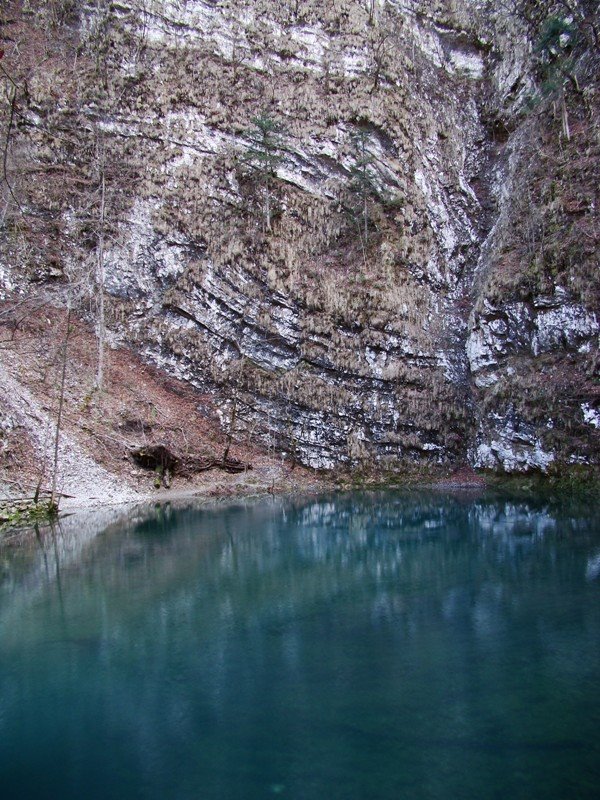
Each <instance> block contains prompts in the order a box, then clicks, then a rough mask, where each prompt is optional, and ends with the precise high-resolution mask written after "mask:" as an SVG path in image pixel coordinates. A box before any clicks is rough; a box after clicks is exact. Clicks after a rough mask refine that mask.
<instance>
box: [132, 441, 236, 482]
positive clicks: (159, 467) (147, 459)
mask: <svg viewBox="0 0 600 800" xmlns="http://www.w3.org/2000/svg"><path fill="white" fill-rule="evenodd" d="M129 455H130V456H131V458H132V459H133V461H135V463H136V464H138V465H139V466H141V467H143V468H144V469H148V470H153V472H154V473H155V475H156V479H155V483H158V485H160V483H161V482H162V483H163V484H164V485H165V486H167V487H168V485H169V481H170V477H171V475H173V476H174V475H179V476H181V477H184V478H189V477H191V476H192V475H194V474H196V473H198V472H206V471H208V470H210V469H221V470H224V471H225V472H230V473H239V472H245V471H246V470H249V469H252V464H248V463H245V462H244V461H238V459H236V458H199V457H197V456H189V455H185V456H180V455H177V454H176V453H174V452H173V451H172V450H170V449H169V448H168V447H166V446H165V445H163V444H155V445H144V446H143V447H134V448H132V449H131V450H130V451H129Z"/></svg>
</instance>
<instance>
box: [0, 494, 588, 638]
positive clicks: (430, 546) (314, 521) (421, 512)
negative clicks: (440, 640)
mask: <svg viewBox="0 0 600 800" xmlns="http://www.w3.org/2000/svg"><path fill="white" fill-rule="evenodd" d="M588 510H589V509H588ZM591 528H593V523H592V522H590V516H589V515H586V516H583V515H582V514H581V509H578V508H577V507H575V506H572V505H571V506H569V505H567V506H564V507H560V506H556V505H554V506H552V505H550V504H549V503H546V502H540V501H538V502H533V501H527V500H519V501H515V500H512V499H498V498H491V499H490V498H488V497H486V496H475V497H473V496H470V495H469V494H468V493H467V494H464V495H462V494H460V493H459V494H454V495H451V494H433V493H429V494H395V493H385V492H381V493H379V492H368V493H367V492H365V493H355V494H348V495H331V496H327V497H322V498H318V499H315V498H294V499H289V498H268V499H260V500H248V501H237V502H232V503H228V504H227V505H223V504H219V503H217V504H215V505H214V506H212V507H204V508H197V507H194V506H193V504H192V505H190V504H187V505H186V503H182V504H181V505H180V507H176V506H171V505H170V504H166V505H163V506H156V507H151V506H138V507H131V508H121V509H104V510H102V511H95V512H84V513H80V514H75V515H73V516H71V517H67V518H65V519H64V520H62V522H61V524H60V525H59V526H57V527H56V528H55V529H54V530H53V531H51V532H48V531H46V532H45V533H44V536H43V537H40V538H38V539H36V540H35V541H33V540H32V542H31V543H30V544H29V546H28V548H26V550H25V552H22V553H21V552H19V553H10V558H5V560H4V572H3V576H2V582H1V583H0V592H1V593H2V595H3V598H4V602H3V603H2V610H0V624H2V627H3V628H4V631H5V634H6V632H9V631H10V630H11V625H12V624H13V623H14V622H15V619H14V618H13V620H12V622H11V619H10V617H11V616H12V615H13V614H16V615H17V617H18V619H19V626H21V625H22V624H23V623H24V617H23V614H22V611H23V609H25V608H27V607H28V606H29V605H31V604H32V603H33V602H34V599H35V598H37V597H39V596H40V594H42V593H43V592H44V591H48V592H50V593H53V592H56V591H57V590H58V589H59V588H60V590H61V592H63V601H64V602H65V603H68V602H69V597H70V595H72V596H73V598H77V599H76V600H75V599H74V600H73V608H72V609H71V610H72V612H73V619H72V620H71V623H72V624H81V625H82V626H83V627H84V628H85V629H89V628H91V627H95V626H96V625H97V624H99V622H100V620H99V619H98V618H97V617H98V608H99V606H98V593H100V594H101V596H102V608H103V620H104V621H103V623H102V624H103V625H105V624H106V617H105V616H104V613H105V611H106V609H110V608H111V607H112V606H114V607H115V608H119V609H120V613H121V612H122V611H123V609H122V604H123V602H124V600H125V598H127V602H126V607H127V611H126V613H127V614H128V615H129V616H131V617H134V616H135V614H136V613H138V612H139V611H140V610H142V609H146V608H147V605H148V603H150V604H151V603H153V602H155V601H156V599H157V598H160V597H163V596H165V595H169V594H170V593H172V592H176V593H177V595H178V597H180V598H183V597H185V598H186V600H185V602H189V603H199V604H201V605H202V607H203V608H204V609H205V612H208V611H209V612H210V613H204V614H203V615H202V616H203V618H207V619H208V618H210V620H211V621H212V622H214V620H216V619H222V620H223V622H224V623H226V622H227V621H228V620H231V619H235V620H236V622H237V624H242V623H243V624H247V625H252V624H253V619H254V618H255V617H256V618H259V617H261V616H262V615H264V614H265V613H266V614H269V615H271V616H273V618H274V620H277V619H286V618H288V617H291V616H294V615H296V614H298V613H301V611H302V608H303V607H309V606H311V605H313V604H314V603H316V602H319V601H322V602H325V601H327V600H328V598H329V599H330V598H333V597H335V596H337V595H339V594H343V593H344V592H345V591H349V590H353V591H354V590H356V589H357V588H359V589H360V587H361V586H362V587H364V591H365V592H369V593H373V595H374V597H373V610H374V613H375V614H384V615H385V614H388V613H396V612H398V611H399V610H400V609H401V610H402V616H403V617H405V618H406V621H408V619H409V618H410V619H413V618H414V617H415V615H417V617H418V614H419V613H420V611H425V612H426V613H428V614H429V613H431V612H432V609H433V608H437V609H438V610H439V611H440V613H444V614H447V613H449V610H450V609H452V608H454V607H455V606H456V603H457V596H458V595H457V592H458V594H460V588H459V586H457V585H456V579H455V576H456V575H457V574H458V573H460V572H461V570H464V569H465V568H466V565H467V564H469V565H471V568H473V569H476V570H477V574H478V586H479V589H478V603H479V604H482V607H488V606H490V604H491V606H492V607H493V606H495V605H496V604H497V603H498V602H499V601H500V596H501V595H502V594H503V593H502V591H500V590H496V589H494V587H499V586H501V585H502V582H503V581H508V580H513V581H520V580H524V579H525V578H527V582H528V586H529V589H528V591H531V589H532V587H533V586H534V585H535V570H534V571H533V572H532V569H533V567H532V563H535V564H536V565H539V564H540V559H541V560H542V562H543V563H544V564H545V567H546V568H547V569H549V570H556V569H558V568H559V566H558V564H557V563H556V558H555V556H556V553H555V550H556V547H557V546H558V544H559V543H560V541H561V540H563V539H564V537H569V538H570V540H571V543H572V547H573V556H572V558H573V559H574V560H575V559H577V554H578V550H577V545H578V544H579V545H584V543H585V542H586V541H587V539H588V536H589V535H592V532H591ZM100 533H101V534H102V535H99V534H100ZM582 563H583V562H582ZM561 564H562V565H563V567H564V559H563V561H562V562H561ZM583 568H584V567H583V566H582V569H583ZM61 577H62V586H60V587H59V583H60V579H61ZM88 584H89V585H90V586H91V587H93V592H91V593H90V596H89V604H88V603H87V597H88V593H87V592H86V591H82V589H83V588H84V586H86V585H88ZM390 584H391V585H390ZM9 598H10V602H6V601H8V600H9ZM494 598H495V599H494ZM473 600H474V598H471V599H470V603H471V604H472V601H473ZM181 602H183V600H181ZM515 602H516V598H515V597H514V596H513V600H512V603H513V605H514V603H515ZM478 608H479V606H478ZM161 613H164V610H163V611H162V612H161ZM477 613H478V614H479V617H481V616H482V614H483V612H482V610H481V608H479V611H478V612H477ZM483 615H484V616H488V613H487V612H486V613H485V614H483ZM25 619H27V617H26V616H25ZM30 623H31V625H32V626H34V627H35V626H36V625H37V624H38V623H39V620H38V619H37V618H36V617H35V615H33V616H32V618H31V619H30Z"/></svg>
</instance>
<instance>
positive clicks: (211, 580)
mask: <svg viewBox="0 0 600 800" xmlns="http://www.w3.org/2000/svg"><path fill="white" fill-rule="evenodd" d="M596 511H597V509H594V508H591V507H589V506H588V507H586V506H581V505H574V504H563V505H561V504H559V503H558V502H557V501H556V498H549V499H547V500H544V499H538V500H537V501H532V500H523V499H516V498H509V497H487V496H473V495H469V494H465V495H454V496H450V495H446V496H445V495H439V494H438V495H435V494H431V493H429V494H427V493H423V494H411V495H403V494H394V493H371V494H369V493H364V494H351V495H338V496H331V497H324V498H318V499H315V498H309V499H297V498H296V499H294V500H282V499H277V498H275V499H273V498H269V499H264V500H260V501H255V502H238V503H233V504H231V505H226V506H225V505H223V506H220V507H214V508H210V509H206V508H205V509H204V510H202V509H194V508H180V509H175V508H171V507H168V506H167V507H162V508H157V509H151V510H138V511H136V512H135V513H132V514H130V515H129V516H128V517H125V518H124V519H123V520H121V522H120V523H119V522H118V521H116V522H115V521H112V524H111V526H110V528H108V529H106V530H105V531H104V532H102V533H100V535H97V536H93V535H92V534H93V527H94V524H96V526H100V527H102V525H103V524H104V523H103V522H102V519H103V518H102V517H99V518H98V519H96V521H95V522H94V518H91V517H89V516H87V517H82V518H79V517H71V518H68V519H67V520H65V522H64V523H63V528H62V530H59V531H56V532H55V534H50V533H48V534H46V535H45V536H42V537H40V538H39V539H35V538H34V539H33V541H32V543H31V544H29V545H27V546H22V547H18V548H12V549H10V550H9V549H6V548H5V549H3V550H0V797H2V798H3V800H12V798H19V800H29V798H32V799H33V798H58V799H60V800H69V799H70V798H78V799H80V798H102V799H103V800H105V799H106V798H118V799H119V800H127V799H128V798H149V799H150V800H154V798H157V799H158V798H177V799H178V800H179V798H181V799H182V800H184V799H185V800H187V798H190V799H191V798H194V800H212V798H219V799H222V800H229V798H240V799H242V798H243V799H244V800H253V798H273V797H282V798H294V800H300V799H302V800H317V799H318V800H329V799H332V800H335V799H336V798H339V799H340V800H354V798H361V800H363V799H366V800H369V799H370V798H373V800H377V799H379V798H381V800H388V798H389V799H390V800H392V799H393V800H398V799H401V798H410V799H412V798H449V799H451V800H462V799H463V798H465V799H467V798H473V800H484V799H485V798H507V797H508V798H510V799H511V800H516V798H527V799H528V800H531V798H540V799H541V798H543V799H544V800H552V798H561V800H562V799H563V798H568V799H569V800H577V798H592V797H598V796H599V795H600V736H599V734H600V603H599V602H598V600H599V588H600V522H599V521H598V517H597V514H596Z"/></svg>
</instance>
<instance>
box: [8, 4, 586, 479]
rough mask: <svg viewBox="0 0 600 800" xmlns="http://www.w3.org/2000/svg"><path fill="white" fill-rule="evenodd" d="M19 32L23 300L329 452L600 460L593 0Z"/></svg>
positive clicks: (252, 10)
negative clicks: (42, 296) (36, 299)
mask: <svg viewBox="0 0 600 800" xmlns="http://www.w3.org/2000/svg"><path fill="white" fill-rule="evenodd" d="M0 31H1V33H2V36H3V44H2V48H3V58H2V59H1V60H0V64H1V65H2V70H3V72H2V80H3V85H4V97H3V99H2V103H3V108H2V114H3V121H4V129H3V136H4V142H5V146H4V170H3V171H4V174H3V238H2V245H1V249H0V278H1V280H2V285H3V287H4V289H3V292H4V296H5V298H7V299H9V300H10V299H14V298H16V297H18V296H19V295H20V294H22V293H24V292H27V291H28V287H29V286H31V285H32V283H34V282H36V283H37V284H38V285H39V283H40V282H41V283H42V284H44V285H45V286H47V287H48V291H50V292H52V293H53V295H54V297H55V298H56V299H57V301H64V298H65V297H66V296H67V295H68V296H69V297H70V299H71V302H72V303H73V304H75V305H76V306H77V307H78V308H79V310H80V312H81V313H83V314H88V315H89V316H90V319H93V320H94V322H95V324H96V326H97V328H98V330H101V329H102V328H103V327H104V325H106V326H107V328H108V337H109V340H110V341H112V342H121V343H125V344H128V345H130V346H131V347H133V348H135V349H136V350H138V351H139V352H140V353H142V354H143V356H144V358H145V359H146V360H148V361H150V362H152V363H153V364H155V365H157V366H158V367H160V368H161V369H163V370H166V371H167V372H169V373H170V374H172V375H173V376H175V377H178V378H183V379H185V380H186V381H188V382H189V383H191V384H192V385H193V386H195V387H197V388H198V389H200V390H202V391H203V392H209V393H212V394H214V395H215V396H218V397H220V398H222V399H223V400H224V402H222V403H221V404H220V406H219V407H220V409H221V411H220V413H221V415H222V421H223V425H224V426H225V427H227V426H231V425H232V420H234V421H235V430H236V434H239V435H240V436H241V435H243V436H250V437H253V438H254V439H255V440H256V441H258V442H262V443H263V444H265V445H269V446H270V447H274V448H275V449H276V450H278V451H281V452H284V453H288V454H290V455H291V456H293V457H294V458H295V459H298V460H300V461H302V462H304V463H305V464H307V465H309V466H313V467H318V468H328V469H329V468H333V467H336V466H340V465H346V466H348V467H350V468H354V469H356V468H360V469H362V468H365V469H371V468H377V469H382V470H385V469H389V470H394V471H395V470H399V469H406V468H407V467H408V466H415V465H416V466H423V465H434V464H435V465H441V466H444V467H447V466H451V465H462V464H464V463H466V462H469V463H471V464H472V465H473V466H476V467H480V468H489V469H500V470H506V471H523V470H528V469H540V470H542V471H546V470H547V469H549V468H550V467H551V466H552V465H559V466H560V465H563V464H580V463H584V464H594V463H597V461H598V452H599V450H598V444H599V441H598V437H599V431H598V428H599V427H600V411H599V397H598V395H599V389H598V378H597V352H598V332H599V329H598V315H597V309H598V255H597V254H598V239H599V235H600V228H599V224H598V200H599V198H598V185H599V180H598V178H599V174H598V173H599V167H598V164H599V158H598V157H599V147H600V140H599V131H600V127H599V122H600V120H599V111H598V89H599V86H598V74H599V70H598V66H599V63H600V61H599V56H600V51H599V43H598V12H597V10H596V9H595V4H594V3H587V4H586V3H584V2H576V1H575V0H572V2H568V3H556V4H554V3H552V2H545V3H540V2H528V1H526V0H525V1H524V2H520V1H517V0H514V2H506V3H502V4H500V3H495V2H483V1H482V2H469V0H446V1H444V0H439V2H437V1H436V0H423V2H415V1H413V0H331V2H327V3H321V2H316V1H315V2H313V1H312V0H306V2H301V3H294V2H279V1H278V0H252V2H250V1H249V0H236V1H235V2H233V1H231V0H230V1H229V2H227V1H226V0H119V2H108V1H107V0H95V1H93V2H73V1H70V0H54V1H53V2H50V1H48V2H45V3H25V2H13V3H9V4H8V10H7V11H6V12H5V16H4V18H3V20H2V27H1V28H0ZM265 127H266V128H268V129H269V130H271V132H272V134H273V135H272V137H271V139H269V140H267V139H265V138H264V130H265ZM261 131H262V133H261ZM261 136H262V137H263V138H262V139H261ZM99 300H101V302H99ZM99 309H101V310H102V318H99V312H98V310H99Z"/></svg>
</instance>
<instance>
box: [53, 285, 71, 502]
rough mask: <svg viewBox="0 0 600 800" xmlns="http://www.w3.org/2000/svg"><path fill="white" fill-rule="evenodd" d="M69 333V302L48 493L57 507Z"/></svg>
mask: <svg viewBox="0 0 600 800" xmlns="http://www.w3.org/2000/svg"><path fill="white" fill-rule="evenodd" d="M70 335H71V302H70V300H69V305H68V309H67V327H66V330H65V338H64V341H63V348H62V368H61V375H60V391H59V395H58V414H57V417H56V434H55V436H54V462H53V467H52V491H51V494H50V507H51V508H56V507H58V503H57V502H56V486H57V481H58V449H59V444H60V428H61V424H62V412H63V405H64V401H65V378H66V374H67V349H68V346H69V336H70Z"/></svg>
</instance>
